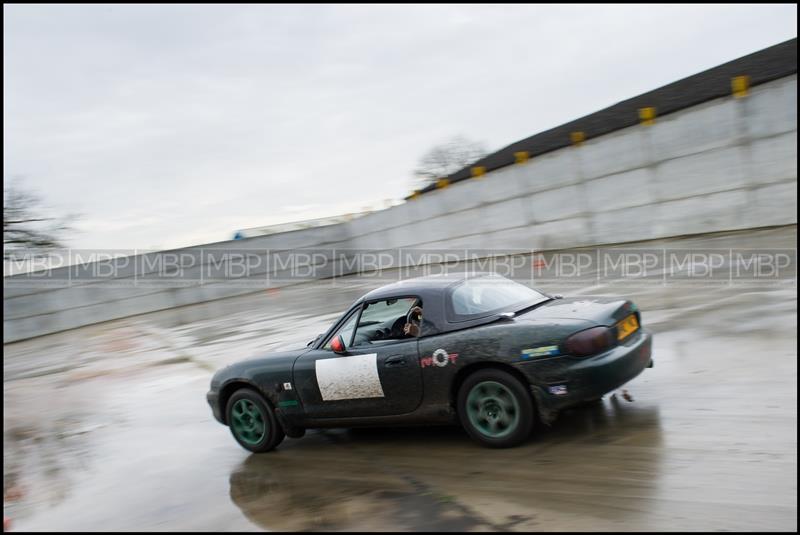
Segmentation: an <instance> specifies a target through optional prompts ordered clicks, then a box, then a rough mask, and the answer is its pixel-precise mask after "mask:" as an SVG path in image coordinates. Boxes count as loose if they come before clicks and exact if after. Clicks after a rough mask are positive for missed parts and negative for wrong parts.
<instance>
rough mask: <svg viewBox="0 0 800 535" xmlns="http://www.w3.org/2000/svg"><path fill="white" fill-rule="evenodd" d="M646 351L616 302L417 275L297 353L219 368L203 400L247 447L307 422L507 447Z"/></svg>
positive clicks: (602, 388)
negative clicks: (450, 429)
mask: <svg viewBox="0 0 800 535" xmlns="http://www.w3.org/2000/svg"><path fill="white" fill-rule="evenodd" d="M651 346H652V337H651V335H650V333H648V332H647V331H646V330H644V329H643V328H642V327H641V316H640V313H639V311H638V309H637V308H636V306H635V305H634V304H633V303H631V302H630V301H628V300H625V299H616V298H589V297H581V298H573V299H563V298H561V297H560V296H550V295H547V294H545V293H544V292H541V291H537V290H533V289H531V288H529V287H527V286H524V285H522V284H519V283H516V282H514V281H511V280H509V279H506V278H504V277H501V276H498V275H495V274H477V275H475V274H469V275H466V274H464V275H459V276H453V275H447V276H434V277H423V278H418V279H409V280H405V281H401V282H397V283H394V284H390V285H388V286H384V287H382V288H378V289H376V290H373V291H371V292H369V293H367V294H366V295H364V296H363V297H361V298H360V299H358V300H357V301H356V302H355V303H353V305H352V306H351V307H350V308H349V309H348V310H347V311H346V312H345V313H344V314H342V316H341V317H340V318H339V319H338V320H337V321H336V322H335V323H334V324H333V325H332V326H331V328H330V329H329V330H328V331H327V332H326V333H324V334H321V335H319V336H318V337H317V338H315V339H314V340H313V341H312V342H309V344H308V346H306V347H304V348H302V349H297V350H294V351H285V352H280V353H272V354H269V355H265V356H264V357H262V358H257V359H253V360H247V361H243V362H239V363H237V364H233V365H231V366H228V367H226V368H224V369H222V370H219V371H218V372H217V373H216V374H215V375H214V377H213V379H212V380H211V390H210V391H209V392H208V403H209V404H210V405H211V409H212V411H213V413H214V416H215V417H216V419H217V420H219V421H220V422H221V423H223V424H225V425H227V426H228V427H230V429H231V432H232V433H233V436H234V438H235V439H236V440H237V441H238V442H239V444H241V445H242V446H243V447H244V448H246V449H248V450H250V451H253V452H266V451H269V450H271V449H273V448H275V447H276V446H277V445H278V444H279V443H280V442H281V441H282V440H283V439H284V437H285V436H286V435H288V436H290V437H295V438H297V437H301V436H303V434H304V433H305V430H306V429H309V428H322V427H357V426H387V425H411V424H437V423H448V422H449V423H458V422H460V423H461V425H463V426H464V428H465V429H466V431H467V432H468V433H469V435H470V436H472V437H473V438H474V439H475V440H476V441H478V442H479V443H481V444H483V445H485V446H490V447H509V446H514V445H517V444H520V443H522V442H523V441H525V440H526V439H527V438H528V437H529V435H530V434H531V431H532V430H533V428H534V427H535V425H536V424H537V423H538V422H543V423H545V424H548V423H550V422H552V421H553V419H554V418H555V417H556V415H557V414H558V411H560V410H562V409H565V408H567V407H571V406H574V405H578V404H582V403H585V402H591V401H594V400H597V399H599V398H600V397H602V396H603V395H604V394H606V393H607V392H610V391H612V390H614V389H616V388H618V387H620V386H621V385H623V384H624V383H626V382H628V381H630V380H631V379H633V378H634V377H636V376H637V375H639V374H640V373H641V372H642V370H644V368H646V367H652V365H653V361H652V358H651Z"/></svg>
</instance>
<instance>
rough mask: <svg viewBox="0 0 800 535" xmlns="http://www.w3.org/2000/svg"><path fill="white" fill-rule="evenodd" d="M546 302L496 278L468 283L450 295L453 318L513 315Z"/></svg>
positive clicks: (512, 283) (541, 296) (542, 298)
mask: <svg viewBox="0 0 800 535" xmlns="http://www.w3.org/2000/svg"><path fill="white" fill-rule="evenodd" d="M547 299H548V297H546V296H545V295H543V294H541V293H539V292H537V291H536V290H534V289H532V288H528V287H527V286H524V285H522V284H519V283H517V282H514V281H512V280H509V279H506V278H505V277H501V276H499V275H498V276H489V277H480V278H475V279H467V280H465V281H464V282H462V283H461V284H459V285H458V286H457V287H456V288H455V290H453V293H452V294H451V302H452V310H453V312H454V313H455V315H456V316H474V315H477V314H486V313H489V312H506V311H507V312H516V310H518V309H519V308H522V307H524V306H528V305H529V304H533V303H535V302H540V301H545V300H547Z"/></svg>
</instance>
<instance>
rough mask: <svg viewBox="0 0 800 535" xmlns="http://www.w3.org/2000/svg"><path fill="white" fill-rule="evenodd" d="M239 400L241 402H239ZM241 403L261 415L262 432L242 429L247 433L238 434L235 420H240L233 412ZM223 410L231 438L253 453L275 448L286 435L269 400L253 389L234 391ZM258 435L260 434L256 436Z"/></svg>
mask: <svg viewBox="0 0 800 535" xmlns="http://www.w3.org/2000/svg"><path fill="white" fill-rule="evenodd" d="M240 402H242V403H241V404H240ZM242 405H245V406H249V408H250V409H251V410H252V412H253V413H257V414H259V415H260V416H261V420H260V422H262V423H263V431H262V432H260V433H258V432H256V431H252V432H251V431H244V433H247V435H242V436H240V433H239V431H238V429H239V426H238V425H236V422H237V421H240V420H238V418H239V417H238V416H237V415H235V414H234V408H235V407H237V408H238V407H241V406H242ZM225 411H226V412H225V416H226V418H227V419H226V421H227V422H228V427H229V428H230V430H231V434H232V435H233V438H235V439H236V442H238V443H239V445H240V446H241V447H243V448H244V449H246V450H248V451H252V452H253V453H265V452H267V451H270V450H273V449H275V447H276V446H277V445H278V444H280V443H281V442H283V439H284V438H285V437H286V435H285V434H284V432H283V428H282V427H281V426H280V424H279V423H278V420H277V418H275V413H274V412H273V411H272V407H271V406H270V404H269V402H268V401H267V400H265V399H264V397H263V396H262V395H261V394H259V393H258V392H256V391H255V390H252V389H250V388H240V389H239V390H237V391H236V392H234V393H233V395H232V396H231V397H230V399H229V400H228V406H227V407H226V408H225ZM254 425H257V424H254ZM255 429H258V428H255ZM259 435H262V436H260V438H258V437H259ZM248 438H249V440H248Z"/></svg>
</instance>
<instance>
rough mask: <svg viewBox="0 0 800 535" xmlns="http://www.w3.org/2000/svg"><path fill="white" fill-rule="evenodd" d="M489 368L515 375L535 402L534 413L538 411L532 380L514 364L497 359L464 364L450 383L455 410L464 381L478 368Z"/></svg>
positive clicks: (451, 400) (451, 399)
mask: <svg viewBox="0 0 800 535" xmlns="http://www.w3.org/2000/svg"><path fill="white" fill-rule="evenodd" d="M487 368H490V369H495V370H502V371H504V372H508V373H509V374H511V375H512V376H514V377H515V378H516V379H517V380H519V382H520V383H521V384H522V386H524V387H525V391H526V392H528V395H529V396H530V398H531V402H532V403H533V409H534V413H538V403H537V402H536V396H534V395H533V393H532V392H531V388H530V382H529V381H528V379H527V378H526V377H525V375H524V374H523V373H522V372H521V371H519V370H518V369H516V368H515V367H514V366H512V365H510V364H507V363H505V362H497V361H482V362H475V363H472V364H470V365H468V366H464V367H463V368H461V369H460V370H458V373H457V374H456V376H455V377H454V378H453V383H452V385H450V404H451V406H452V408H453V410H454V411H457V410H458V406H457V405H458V390H459V389H460V388H461V385H462V384H464V381H466V380H467V377H469V376H470V375H472V374H473V373H475V372H476V371H478V370H485V369H487Z"/></svg>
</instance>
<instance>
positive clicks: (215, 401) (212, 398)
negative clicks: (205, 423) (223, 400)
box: [206, 390, 225, 424]
mask: <svg viewBox="0 0 800 535" xmlns="http://www.w3.org/2000/svg"><path fill="white" fill-rule="evenodd" d="M206 401H208V404H209V405H210V406H211V412H212V413H213V414H214V418H215V419H216V420H217V421H218V422H219V423H221V424H225V420H224V419H223V418H222V410H221V409H220V406H219V392H216V391H215V390H211V391H209V392H208V394H206Z"/></svg>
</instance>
